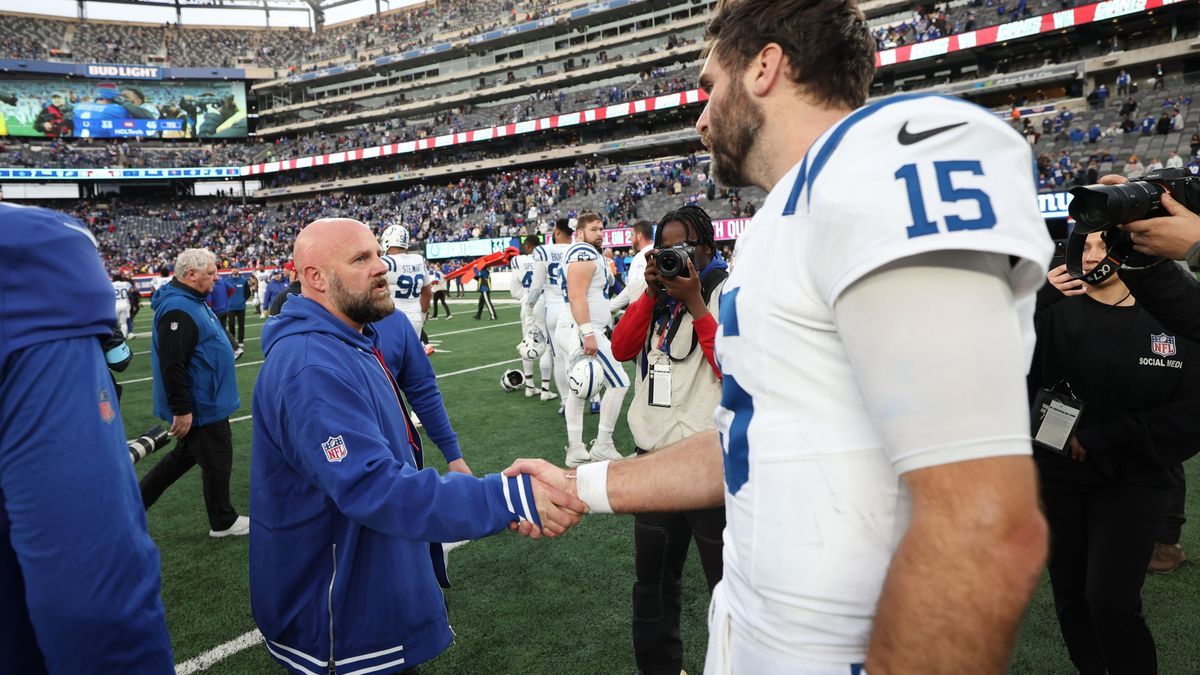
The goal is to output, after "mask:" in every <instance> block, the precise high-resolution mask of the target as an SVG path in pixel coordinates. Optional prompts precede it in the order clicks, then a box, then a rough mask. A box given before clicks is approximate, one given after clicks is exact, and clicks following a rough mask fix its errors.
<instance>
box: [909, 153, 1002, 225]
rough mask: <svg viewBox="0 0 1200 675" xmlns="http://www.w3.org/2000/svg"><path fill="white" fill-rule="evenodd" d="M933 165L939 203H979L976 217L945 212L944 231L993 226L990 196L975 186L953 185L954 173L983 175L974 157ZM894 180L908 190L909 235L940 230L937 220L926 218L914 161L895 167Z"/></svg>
mask: <svg viewBox="0 0 1200 675" xmlns="http://www.w3.org/2000/svg"><path fill="white" fill-rule="evenodd" d="M933 169H934V171H935V172H936V173H937V183H938V193H939V194H940V196H941V200H942V203H944V204H949V203H953V202H962V201H972V202H975V203H976V205H978V207H979V217H978V218H974V219H966V218H961V217H959V216H952V215H948V216H946V231H947V232H958V231H961V230H990V229H992V228H993V227H995V226H996V212H995V210H994V209H992V200H991V198H990V197H988V196H987V194H986V193H985V192H984V191H983V190H979V189H976V188H956V187H954V176H953V174H956V173H969V174H971V175H973V176H982V175H983V167H982V166H981V165H980V164H979V162H978V161H977V160H970V161H967V160H952V161H942V162H934V163H933ZM896 180H902V181H904V186H905V188H906V189H907V190H908V206H909V209H910V210H911V211H912V218H913V224H912V225H909V226H908V238H909V239H913V238H914V237H923V236H925V235H927V234H937V233H938V232H939V230H938V225H937V223H936V222H934V221H932V220H930V219H929V215H928V214H927V213H926V211H925V196H924V194H923V193H922V192H921V178H920V176H919V175H918V174H917V165H916V164H905V165H904V166H902V167H900V168H899V169H898V170H897V171H896Z"/></svg>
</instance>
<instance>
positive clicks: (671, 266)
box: [654, 244, 696, 279]
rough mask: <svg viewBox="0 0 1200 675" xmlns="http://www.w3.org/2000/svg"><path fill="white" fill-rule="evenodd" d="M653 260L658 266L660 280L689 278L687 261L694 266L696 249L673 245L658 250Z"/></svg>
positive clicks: (683, 245)
mask: <svg viewBox="0 0 1200 675" xmlns="http://www.w3.org/2000/svg"><path fill="white" fill-rule="evenodd" d="M654 259H655V261H656V263H657V265H658V274H659V276H661V277H662V278H664V279H674V278H675V277H688V276H691V273H690V272H688V260H691V261H692V264H693V265H695V264H696V247H695V246H688V245H687V244H675V245H674V246H670V247H668V248H664V249H660V250H659V251H658V252H657V253H656V254H655V258H654Z"/></svg>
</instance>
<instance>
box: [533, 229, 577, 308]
mask: <svg viewBox="0 0 1200 675" xmlns="http://www.w3.org/2000/svg"><path fill="white" fill-rule="evenodd" d="M569 248H571V244H542V245H541V246H538V247H537V248H535V249H533V260H534V264H535V268H534V278H533V281H532V282H531V284H530V289H531V290H534V289H536V290H537V291H538V293H540V294H541V295H540V297H543V298H545V299H546V307H547V308H550V307H560V306H562V302H563V298H562V279H563V258H564V257H565V256H566V255H567V249H569ZM551 328H553V327H551Z"/></svg>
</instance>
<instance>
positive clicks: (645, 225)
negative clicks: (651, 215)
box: [629, 219, 654, 240]
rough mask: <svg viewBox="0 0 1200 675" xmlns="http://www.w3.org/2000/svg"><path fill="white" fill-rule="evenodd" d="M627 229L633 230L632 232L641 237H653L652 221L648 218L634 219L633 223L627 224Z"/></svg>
mask: <svg viewBox="0 0 1200 675" xmlns="http://www.w3.org/2000/svg"><path fill="white" fill-rule="evenodd" d="M629 229H631V230H633V234H636V235H638V236H640V237H641V238H642V239H645V240H653V239H654V223H652V222H650V221H648V220H645V219H642V220H635V221H633V225H630V226H629Z"/></svg>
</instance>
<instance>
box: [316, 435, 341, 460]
mask: <svg viewBox="0 0 1200 675" xmlns="http://www.w3.org/2000/svg"><path fill="white" fill-rule="evenodd" d="M321 449H322V450H324V451H325V460H326V461H329V462H340V461H342V460H343V459H345V458H346V442H345V441H343V440H342V437H341V436H331V437H330V438H329V440H327V441H325V442H324V443H322V444H321Z"/></svg>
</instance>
